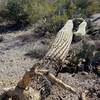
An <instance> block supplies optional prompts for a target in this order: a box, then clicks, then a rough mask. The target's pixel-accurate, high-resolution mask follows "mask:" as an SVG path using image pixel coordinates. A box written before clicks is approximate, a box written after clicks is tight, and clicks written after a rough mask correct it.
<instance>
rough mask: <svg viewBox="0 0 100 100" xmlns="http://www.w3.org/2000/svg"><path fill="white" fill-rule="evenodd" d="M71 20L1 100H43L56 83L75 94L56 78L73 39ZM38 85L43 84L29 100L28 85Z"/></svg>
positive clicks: (73, 90)
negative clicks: (41, 57) (33, 82)
mask: <svg viewBox="0 0 100 100" xmlns="http://www.w3.org/2000/svg"><path fill="white" fill-rule="evenodd" d="M72 30H73V20H68V21H67V23H66V24H65V26H64V27H63V28H62V29H61V30H60V31H59V32H58V34H57V37H56V39H55V41H54V43H53V44H52V46H51V49H50V50H49V51H48V53H47V54H46V56H45V57H44V58H43V59H41V61H40V62H38V63H37V64H35V65H33V67H32V68H31V69H30V71H28V72H26V73H25V75H24V77H23V78H22V80H20V82H19V83H18V84H17V86H16V87H15V89H14V88H12V89H9V90H8V91H6V92H5V94H4V96H3V98H7V99H2V100H45V98H46V96H48V95H49V94H50V89H51V88H50V87H51V85H52V84H54V83H56V84H58V85H59V86H61V87H62V88H64V89H67V90H69V91H71V92H73V93H76V91H75V89H74V88H72V87H71V86H69V85H67V84H65V83H64V82H62V81H61V80H59V79H58V78H56V76H57V74H58V73H59V71H60V70H61V68H62V62H63V61H64V60H65V58H66V56H67V53H68V51H69V47H70V44H71V42H72V38H73V32H72ZM36 77H38V78H37V80H39V82H40V84H41V82H42V83H43V85H42V88H41V89H40V90H38V92H34V91H32V93H33V94H32V95H34V96H33V98H32V97H31V98H30V92H31V89H30V87H29V84H30V83H31V82H32V81H34V80H36Z"/></svg>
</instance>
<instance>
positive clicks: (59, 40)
mask: <svg viewBox="0 0 100 100" xmlns="http://www.w3.org/2000/svg"><path fill="white" fill-rule="evenodd" d="M72 30H73V21H72V20H68V21H67V23H66V24H65V26H64V27H63V28H62V29H61V30H60V31H59V32H58V34H57V37H56V39H55V41H54V43H53V44H52V46H51V49H50V50H49V51H48V53H47V54H46V56H45V57H51V58H56V59H60V60H62V61H64V60H65V58H66V56H67V53H68V51H69V47H70V44H71V42H72V37H73V32H72Z"/></svg>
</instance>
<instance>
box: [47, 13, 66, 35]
mask: <svg viewBox="0 0 100 100" xmlns="http://www.w3.org/2000/svg"><path fill="white" fill-rule="evenodd" d="M67 19H68V17H67V14H63V15H54V16H52V17H51V18H49V19H48V21H47V23H46V27H47V30H48V31H49V32H50V33H53V32H54V33H56V32H58V31H59V30H60V29H61V27H62V26H63V25H64V24H65V22H66V21H67Z"/></svg>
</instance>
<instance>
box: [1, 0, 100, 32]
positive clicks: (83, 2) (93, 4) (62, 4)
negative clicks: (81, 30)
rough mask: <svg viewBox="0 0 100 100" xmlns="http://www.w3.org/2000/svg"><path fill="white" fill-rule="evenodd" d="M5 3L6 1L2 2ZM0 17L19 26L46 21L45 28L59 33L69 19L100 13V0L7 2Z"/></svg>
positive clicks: (16, 0)
mask: <svg viewBox="0 0 100 100" xmlns="http://www.w3.org/2000/svg"><path fill="white" fill-rule="evenodd" d="M2 1H5V0H2ZM7 1H8V2H7V3H5V6H3V4H4V3H3V4H2V5H0V9H1V10H0V16H2V18H5V19H7V20H10V21H15V22H16V23H17V24H19V25H20V24H21V25H23V24H25V23H27V22H28V23H30V24H33V23H36V22H37V21H38V20H41V19H46V23H45V25H43V28H41V29H44V30H45V29H46V30H48V31H49V32H57V31H58V30H59V29H60V28H61V27H62V26H63V24H64V23H65V22H66V21H67V19H68V18H73V17H84V16H85V17H86V16H89V15H91V14H93V13H96V12H99V11H100V7H99V6H100V0H7Z"/></svg>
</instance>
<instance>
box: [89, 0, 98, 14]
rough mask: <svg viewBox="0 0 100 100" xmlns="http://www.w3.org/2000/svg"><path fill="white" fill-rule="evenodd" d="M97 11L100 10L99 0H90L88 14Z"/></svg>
mask: <svg viewBox="0 0 100 100" xmlns="http://www.w3.org/2000/svg"><path fill="white" fill-rule="evenodd" d="M98 12H100V0H91V2H90V4H89V6H88V8H87V13H88V15H92V14H95V13H98Z"/></svg>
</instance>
